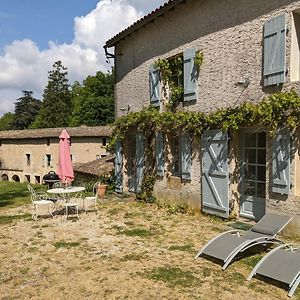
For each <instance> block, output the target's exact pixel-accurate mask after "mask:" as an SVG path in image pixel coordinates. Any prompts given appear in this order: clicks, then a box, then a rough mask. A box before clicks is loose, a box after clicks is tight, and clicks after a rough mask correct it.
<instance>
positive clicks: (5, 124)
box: [0, 112, 14, 130]
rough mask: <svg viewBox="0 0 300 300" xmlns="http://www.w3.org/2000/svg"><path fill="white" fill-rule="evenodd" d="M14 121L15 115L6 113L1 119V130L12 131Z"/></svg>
mask: <svg viewBox="0 0 300 300" xmlns="http://www.w3.org/2000/svg"><path fill="white" fill-rule="evenodd" d="M13 119H14V114H13V113H11V112H7V113H5V114H4V115H3V116H2V117H1V118H0V130H10V129H12V126H11V124H12V121H13Z"/></svg>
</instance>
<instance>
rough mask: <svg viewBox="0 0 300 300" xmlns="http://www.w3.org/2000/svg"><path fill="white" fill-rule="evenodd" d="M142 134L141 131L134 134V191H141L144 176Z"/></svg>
mask: <svg viewBox="0 0 300 300" xmlns="http://www.w3.org/2000/svg"><path fill="white" fill-rule="evenodd" d="M144 163H145V154H144V136H143V134H141V133H138V134H137V135H136V188H135V191H136V193H139V192H141V189H142V183H143V177H144Z"/></svg>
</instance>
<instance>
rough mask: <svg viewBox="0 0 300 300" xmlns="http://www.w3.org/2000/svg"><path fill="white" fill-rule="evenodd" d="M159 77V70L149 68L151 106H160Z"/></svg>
mask: <svg viewBox="0 0 300 300" xmlns="http://www.w3.org/2000/svg"><path fill="white" fill-rule="evenodd" d="M159 82H160V76H159V70H158V69H156V68H155V67H154V65H151V66H150V70H149V83H150V104H151V105H152V106H159V105H160V90H159V89H160V85H159Z"/></svg>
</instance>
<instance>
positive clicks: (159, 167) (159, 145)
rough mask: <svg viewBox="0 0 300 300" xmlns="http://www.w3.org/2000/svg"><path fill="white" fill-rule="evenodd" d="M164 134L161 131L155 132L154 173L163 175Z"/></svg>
mask: <svg viewBox="0 0 300 300" xmlns="http://www.w3.org/2000/svg"><path fill="white" fill-rule="evenodd" d="M164 156H165V152H164V136H163V134H162V133H161V132H158V133H157V134H156V173H157V175H158V176H164V169H165V157H164Z"/></svg>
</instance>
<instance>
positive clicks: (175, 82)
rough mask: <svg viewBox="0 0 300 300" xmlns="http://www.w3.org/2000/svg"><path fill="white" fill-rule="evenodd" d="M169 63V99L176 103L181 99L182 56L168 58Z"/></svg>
mask: <svg viewBox="0 0 300 300" xmlns="http://www.w3.org/2000/svg"><path fill="white" fill-rule="evenodd" d="M169 65H170V71H171V76H170V82H169V87H170V96H169V101H170V103H171V104H174V105H176V104H178V102H182V100H183V56H182V55H180V56H178V57H175V58H173V59H170V60H169Z"/></svg>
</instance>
